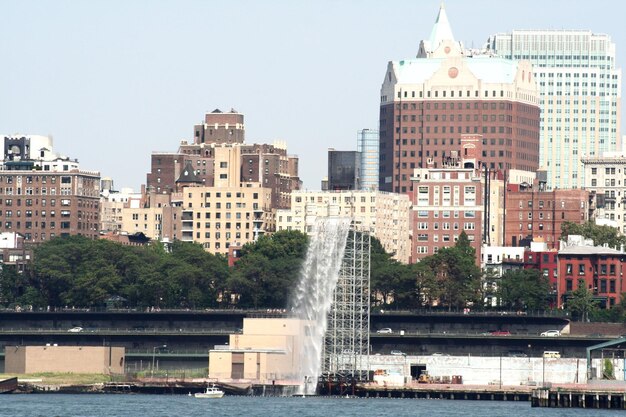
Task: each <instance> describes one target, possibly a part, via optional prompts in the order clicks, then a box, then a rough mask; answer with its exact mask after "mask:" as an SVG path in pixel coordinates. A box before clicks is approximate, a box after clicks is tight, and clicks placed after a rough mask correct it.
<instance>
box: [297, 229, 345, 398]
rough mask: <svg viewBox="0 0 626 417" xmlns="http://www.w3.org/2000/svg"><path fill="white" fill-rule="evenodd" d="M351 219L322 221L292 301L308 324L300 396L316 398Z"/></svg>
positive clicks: (301, 354) (299, 374) (299, 372)
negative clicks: (325, 342)
mask: <svg viewBox="0 0 626 417" xmlns="http://www.w3.org/2000/svg"><path fill="white" fill-rule="evenodd" d="M350 221H351V220H350V219H349V218H318V219H317V220H316V222H315V225H314V227H313V231H312V233H311V234H310V242H309V247H308V249H307V254H306V259H305V261H304V264H303V266H302V269H301V270H300V279H299V283H298V286H297V287H296V291H295V294H294V296H293V299H292V311H293V313H294V315H295V317H296V318H298V319H300V320H302V321H303V323H304V328H305V331H304V332H303V333H304V334H302V335H301V336H300V338H299V346H298V352H299V367H298V370H297V375H296V378H297V379H296V380H297V381H299V383H300V387H299V390H298V392H297V394H305V395H310V394H315V390H316V388H317V380H318V377H319V374H320V371H321V359H322V350H323V348H324V336H325V334H326V329H327V326H328V323H327V320H328V313H329V312H330V308H331V304H332V300H333V292H334V290H335V287H336V286H337V280H338V278H339V269H340V267H341V263H342V261H343V256H344V252H345V247H346V239H347V237H348V232H349V229H350Z"/></svg>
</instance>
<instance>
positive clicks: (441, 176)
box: [411, 141, 484, 262]
mask: <svg viewBox="0 0 626 417" xmlns="http://www.w3.org/2000/svg"><path fill="white" fill-rule="evenodd" d="M464 146H467V147H466V148H464V150H463V154H465V155H466V156H467V158H468V159H461V158H458V157H456V156H454V157H450V158H448V159H447V160H446V164H444V166H442V167H439V168H434V167H433V168H422V169H416V170H415V175H414V176H413V177H412V179H411V180H412V182H413V187H412V190H413V191H412V192H411V199H412V202H413V211H412V213H411V230H412V233H413V234H412V248H411V262H417V261H418V260H419V259H421V258H424V257H426V256H429V255H433V254H435V253H437V252H438V251H439V249H441V248H445V247H450V246H454V244H455V242H456V241H457V240H458V237H459V235H460V234H461V231H465V233H466V234H467V236H468V238H469V240H470V242H471V244H472V247H474V249H476V259H477V262H479V260H480V256H481V255H480V253H481V242H482V240H483V239H482V234H483V214H484V208H483V207H484V205H483V185H482V183H481V172H480V170H478V169H475V168H474V164H475V163H476V160H475V158H473V157H474V156H475V153H476V151H477V150H479V149H480V148H479V146H478V147H477V146H476V145H475V144H474V143H471V141H470V143H466V144H465V145H464ZM453 155H454V153H453Z"/></svg>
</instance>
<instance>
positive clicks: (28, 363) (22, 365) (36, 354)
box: [4, 346, 126, 375]
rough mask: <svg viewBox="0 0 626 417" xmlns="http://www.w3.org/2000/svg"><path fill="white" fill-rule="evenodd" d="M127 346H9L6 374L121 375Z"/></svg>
mask: <svg viewBox="0 0 626 417" xmlns="http://www.w3.org/2000/svg"><path fill="white" fill-rule="evenodd" d="M125 352H126V349H125V348H123V347H111V346H6V347H5V348H4V355H5V370H4V372H5V373H7V374H32V373H38V372H68V373H76V374H105V375H110V374H122V373H124V362H125V356H126V353H125Z"/></svg>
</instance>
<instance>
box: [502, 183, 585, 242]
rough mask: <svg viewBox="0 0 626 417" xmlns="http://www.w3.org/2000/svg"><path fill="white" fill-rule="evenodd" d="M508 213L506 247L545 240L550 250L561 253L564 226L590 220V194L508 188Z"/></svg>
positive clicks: (576, 190) (529, 186)
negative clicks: (560, 241)
mask: <svg viewBox="0 0 626 417" xmlns="http://www.w3.org/2000/svg"><path fill="white" fill-rule="evenodd" d="M505 213H506V215H505V220H504V223H505V236H504V245H505V246H524V245H525V244H527V245H529V244H530V242H532V241H533V239H542V240H543V241H544V242H545V243H546V245H547V247H548V248H549V249H557V248H558V242H559V239H560V237H561V226H562V224H563V223H565V222H573V223H585V222H586V221H587V220H588V219H589V192H588V191H585V190H580V189H573V190H558V189H557V190H553V191H543V188H542V187H540V186H538V185H535V186H531V185H529V184H525V185H517V184H507V188H506V204H505Z"/></svg>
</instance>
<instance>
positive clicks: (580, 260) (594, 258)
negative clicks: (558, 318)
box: [557, 246, 626, 308]
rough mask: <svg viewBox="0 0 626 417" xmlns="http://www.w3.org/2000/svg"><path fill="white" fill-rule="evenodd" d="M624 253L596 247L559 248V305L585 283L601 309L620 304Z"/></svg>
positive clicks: (624, 289) (624, 261) (625, 255)
mask: <svg viewBox="0 0 626 417" xmlns="http://www.w3.org/2000/svg"><path fill="white" fill-rule="evenodd" d="M625 267H626V253H624V252H621V251H618V250H615V249H611V248H605V247H598V246H566V247H565V248H563V249H561V250H560V251H559V273H558V286H557V287H558V306H559V307H562V306H563V305H564V304H566V303H567V299H568V297H569V295H570V294H571V293H572V292H573V291H575V290H576V289H578V288H580V287H581V286H584V287H585V288H587V289H588V290H589V291H590V292H592V293H593V295H594V298H595V299H596V300H597V301H598V304H599V306H600V307H602V308H611V307H613V306H614V305H615V304H619V302H620V300H621V294H622V293H623V292H624V291H626V288H624V276H623V272H624V270H625Z"/></svg>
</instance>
